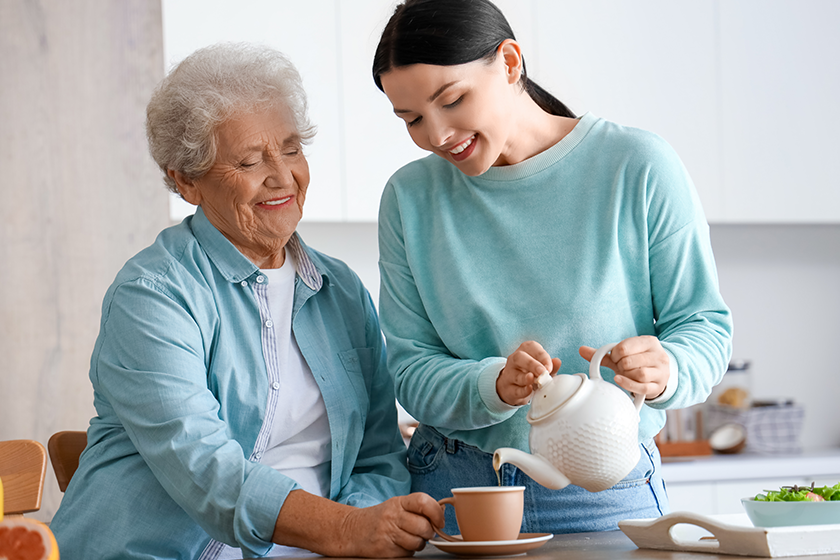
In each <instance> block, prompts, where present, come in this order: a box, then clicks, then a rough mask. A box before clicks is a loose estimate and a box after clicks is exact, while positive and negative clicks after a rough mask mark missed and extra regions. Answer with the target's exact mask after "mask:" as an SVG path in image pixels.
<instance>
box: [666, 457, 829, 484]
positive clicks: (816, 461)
mask: <svg viewBox="0 0 840 560" xmlns="http://www.w3.org/2000/svg"><path fill="white" fill-rule="evenodd" d="M838 475H840V449H824V450H818V451H809V452H803V453H798V454H795V455H761V454H758V453H737V454H733V455H708V456H703V457H684V458H673V457H668V458H665V459H663V460H662V477H663V478H664V479H665V482H666V483H668V484H674V483H681V482H709V481H713V482H719V481H724V480H752V479H760V478H786V477H790V478H820V477H831V476H834V477H837V476H838ZM835 482H840V478H838V480H836V481H835Z"/></svg>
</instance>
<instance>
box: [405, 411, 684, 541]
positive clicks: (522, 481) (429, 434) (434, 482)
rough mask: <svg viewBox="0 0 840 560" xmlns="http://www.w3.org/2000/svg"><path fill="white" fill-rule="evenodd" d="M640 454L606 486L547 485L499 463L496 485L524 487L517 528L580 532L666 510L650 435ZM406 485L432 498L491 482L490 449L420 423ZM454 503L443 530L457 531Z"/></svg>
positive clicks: (493, 473) (410, 449) (410, 450)
mask: <svg viewBox="0 0 840 560" xmlns="http://www.w3.org/2000/svg"><path fill="white" fill-rule="evenodd" d="M641 452H642V457H641V459H640V460H639V463H638V464H637V465H636V466H635V467H634V468H633V470H632V471H631V472H630V474H629V475H627V477H626V478H625V479H624V480H622V481H621V482H619V483H618V484H616V485H615V486H613V487H612V488H610V489H608V490H604V491H602V492H595V493H592V492H589V491H587V490H584V489H583V488H580V487H579V486H573V485H570V486H567V487H566V488H563V489H562V490H550V489H548V488H546V487H544V486H542V485H540V484H537V483H536V482H534V480H533V479H531V477H529V476H528V475H526V474H525V473H524V472H522V471H521V470H520V469H519V468H517V467H515V466H513V465H510V464H504V465H502V469H501V479H502V485H504V486H524V487H525V512H524V516H523V519H522V532H523V533H555V534H556V533H583V532H589V531H614V530H616V529H618V522H619V521H621V520H622V519H643V518H652V517H659V516H661V515H664V514H666V513H668V511H669V507H668V496H667V494H666V493H665V483H664V481H663V480H662V475H661V473H660V470H661V461H660V458H659V450H658V449H657V448H656V444H655V443H654V442H653V441H649V442H645V443H642V444H641ZM408 470H409V471H410V472H411V491H412V492H426V493H427V494H429V495H431V496H432V497H433V498H435V499H436V500H440V499H442V498H445V497H447V496H451V495H452V492H451V489H452V488H462V487H470V486H497V485H498V482H497V480H496V471H494V470H493V455H492V454H490V453H485V452H484V451H482V450H480V449H478V448H477V447H473V446H472V445H467V444H465V443H463V442H462V441H458V440H455V439H449V438H446V437H444V436H443V435H441V433H440V432H438V431H437V430H435V429H434V428H431V427H429V426H425V425H422V424H421V425H420V426H419V427H418V428H417V431H415V432H414V435H413V436H412V438H411V444H410V445H409V447H408ZM457 527H458V525H457V522H456V520H455V511H454V508H451V507H447V508H446V527H445V531H446V532H447V533H449V534H460V531H459V530H458V528H457Z"/></svg>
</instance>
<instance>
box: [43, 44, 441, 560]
mask: <svg viewBox="0 0 840 560" xmlns="http://www.w3.org/2000/svg"><path fill="white" fill-rule="evenodd" d="M313 132H314V131H313V128H312V126H311V125H310V124H309V122H308V119H307V116H306V99H305V95H304V92H303V89H302V86H301V82H300V78H299V75H298V73H297V71H296V70H295V68H294V67H293V66H292V64H291V63H290V62H289V61H288V60H287V59H286V58H285V57H284V56H283V55H282V54H281V53H279V52H276V51H274V50H271V49H268V48H256V47H251V46H247V45H218V46H214V47H210V48H206V49H202V50H199V51H197V52H196V53H194V54H193V55H191V56H190V57H188V58H187V59H185V60H184V61H183V62H181V63H180V64H179V65H178V67H177V68H175V69H174V70H173V71H172V73H171V74H170V75H169V76H168V77H167V78H165V79H164V80H163V82H162V83H161V84H160V86H159V87H158V89H157V91H156V92H155V94H154V96H153V97H152V100H151V101H150V103H149V106H148V110H147V134H148V139H149V145H150V150H151V153H152V156H153V157H154V159H155V161H156V162H157V163H158V165H159V166H160V168H161V170H162V171H163V173H164V178H165V181H166V183H167V185H168V186H169V188H170V189H172V190H173V191H174V192H177V193H179V194H180V195H181V196H182V197H183V198H184V199H186V200H187V201H189V202H191V203H193V204H195V205H197V206H198V209H197V210H196V213H195V215H194V216H192V217H190V218H187V219H186V220H184V221H183V222H182V223H181V224H180V225H178V226H175V227H172V228H169V229H167V230H165V231H163V232H162V233H161V234H160V235H159V236H158V238H157V240H156V241H155V243H154V244H153V245H152V246H151V247H148V248H147V249H145V250H143V251H141V252H140V253H139V254H137V255H136V256H135V257H134V258H132V259H131V260H129V261H128V263H127V264H126V265H125V267H124V268H123V269H122V270H121V271H120V272H119V274H118V275H117V278H116V280H115V281H114V283H113V285H112V286H111V287H110V289H109V290H108V292H107V294H106V296H105V301H104V303H103V306H102V320H101V325H100V333H99V337H98V339H97V341H96V346H95V348H94V351H93V356H92V359H91V369H90V379H91V382H92V383H93V388H94V404H95V406H96V412H97V415H96V417H94V418H93V419H92V420H91V422H90V428H89V430H88V434H87V435H88V446H87V449H85V451H84V453H83V454H82V456H81V460H80V463H79V469H78V470H77V471H76V474H75V475H74V477H73V480H72V481H71V483H70V486H69V487H68V489H67V492H66V494H65V496H64V499H63V501H62V504H61V507H60V508H59V510H58V512H57V513H56V515H55V518H54V519H53V521H52V525H51V527H52V529H53V531H54V532H55V535H56V538H57V540H58V543H59V546H60V549H61V554H62V556H63V557H67V558H96V559H98V560H102V559H106V558H202V559H218V558H242V557H243V555H244V556H245V557H254V556H264V555H271V556H281V555H290V554H291V555H301V553H302V551H301V550H299V549H306V550H308V551H312V552H315V553H318V554H323V555H340V556H370V557H390V556H401V555H408V554H411V553H412V551H415V550H419V549H421V548H422V547H423V545H424V543H425V540H426V539H429V538H431V537H432V536H433V529H432V525H433V524H435V525H438V526H440V525H442V524H443V516H442V513H441V510H440V508H439V506H438V505H437V503H436V502H435V501H434V500H432V499H431V498H430V497H429V496H427V495H425V494H412V495H408V496H405V495H404V494H405V493H406V492H407V491H408V488H409V476H408V473H407V470H406V467H405V445H404V444H403V441H402V439H401V437H400V434H399V430H398V428H397V422H396V409H395V401H394V393H393V386H392V382H391V379H390V376H389V375H388V372H387V371H386V369H385V350H384V347H383V342H382V335H381V333H380V330H379V322H378V318H377V315H376V312H375V310H374V307H373V305H372V303H371V300H370V296H369V294H368V293H367V291H366V290H365V288H364V286H363V285H362V284H361V282H360V280H359V279H358V277H357V276H356V275H355V274H354V273H353V272H352V271H351V270H350V269H349V268H348V267H347V266H346V265H345V264H344V263H342V262H340V261H337V260H335V259H332V258H330V257H327V256H325V255H323V254H321V253H319V252H317V251H314V250H312V249H310V248H309V247H307V246H306V245H305V244H304V243H303V241H302V240H301V238H300V236H298V234H297V233H296V232H295V228H296V227H297V224H298V222H299V220H300V219H301V215H302V211H303V204H304V200H305V198H306V190H307V187H308V185H309V170H308V166H307V162H306V158H305V157H304V154H303V151H302V148H303V145H304V144H305V143H306V142H307V141H308V140H310V139H311V138H312V136H313ZM395 496H396V497H395ZM280 545H284V546H280ZM294 547H298V548H294ZM303 553H304V554H305V552H303Z"/></svg>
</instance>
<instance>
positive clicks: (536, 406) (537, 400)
mask: <svg viewBox="0 0 840 560" xmlns="http://www.w3.org/2000/svg"><path fill="white" fill-rule="evenodd" d="M582 384H583V375H580V374H576V375H568V374H565V373H564V374H559V375H555V376H553V377H551V379H550V380H549V381H548V382H546V383H544V384H543V385H542V386H541V387H540V388H539V389H537V390H536V392H535V393H534V396H533V398H531V410H529V411H528V419H529V420H532V421H538V420H542V419H543V418H545V417H546V416H548V415H550V414H551V413H553V412H554V411H555V410H557V409H558V408H560V407H561V406H563V404H565V402H566V401H568V400H569V399H570V398H572V396H574V394H575V393H576V392H577V391H578V389H580V386H581V385H582Z"/></svg>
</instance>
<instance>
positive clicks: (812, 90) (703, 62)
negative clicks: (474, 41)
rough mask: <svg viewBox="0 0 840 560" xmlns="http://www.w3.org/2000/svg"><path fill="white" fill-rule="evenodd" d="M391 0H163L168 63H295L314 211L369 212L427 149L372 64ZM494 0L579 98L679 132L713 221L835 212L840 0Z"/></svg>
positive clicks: (313, 216)
mask: <svg viewBox="0 0 840 560" xmlns="http://www.w3.org/2000/svg"><path fill="white" fill-rule="evenodd" d="M395 3H396V2H395V1H394V0H354V1H353V2H341V1H339V0H311V1H309V2H295V1H292V0H242V1H240V2H237V3H235V4H234V3H233V2H229V1H224V0H214V1H205V0H163V8H164V46H165V52H166V57H167V63H171V62H175V61H178V60H180V59H181V58H183V57H184V56H186V55H187V54H189V53H190V52H192V51H193V50H195V49H196V48H198V47H201V46H203V45H206V44H210V43H214V42H217V41H230V40H234V41H252V42H261V43H266V44H269V45H272V46H275V47H277V48H279V49H281V50H282V51H284V52H286V53H287V54H288V55H289V56H290V57H291V59H292V61H293V62H294V63H295V64H296V65H297V67H298V68H299V69H300V71H301V74H302V75H303V80H304V85H305V87H306V90H307V93H308V95H309V100H310V108H311V116H312V119H313V121H314V122H315V123H316V124H317V125H318V134H317V136H316V138H315V141H314V142H313V144H312V145H311V146H310V147H309V148H308V149H307V154H308V158H309V163H310V168H311V173H312V183H311V189H310V191H309V193H308V195H307V202H306V211H305V213H304V220H305V221H338V222H341V221H368V222H370V221H375V220H376V218H377V212H378V206H379V197H380V195H381V193H382V189H383V187H384V185H385V182H386V181H387V180H388V177H389V176H390V175H391V174H392V173H393V172H394V171H395V170H396V169H398V168H399V167H401V166H402V165H404V164H405V163H407V162H409V161H412V160H414V159H417V158H418V157H422V156H424V155H425V154H426V153H425V152H422V151H421V150H420V149H419V148H417V147H416V146H414V144H413V143H412V142H411V140H410V138H409V137H408V134H406V132H405V127H404V125H403V124H402V122H401V121H400V120H399V119H397V118H396V117H394V115H393V113H392V111H391V105H390V103H389V102H388V100H387V98H386V97H385V95H384V94H382V93H381V92H380V91H379V90H377V89H376V86H375V85H374V84H373V80H372V79H371V64H372V60H373V53H374V50H375V48H376V44H377V42H378V40H379V35H380V33H381V30H382V28H383V27H384V25H385V23H386V22H387V20H388V18H389V17H390V15H391V13H392V12H393V6H394V4H395ZM496 4H497V5H498V6H499V7H500V8H501V9H502V11H503V12H504V13H505V15H506V16H507V17H508V19H509V20H510V22H511V25H512V27H513V29H514V32H515V33H516V34H517V38H518V39H519V40H520V41H521V43H522V44H523V47H524V52H525V59H526V63H527V66H528V71H529V74H530V75H531V76H532V77H533V78H535V80H536V81H537V82H538V83H540V84H541V85H543V86H544V87H546V88H547V89H548V90H550V91H552V92H553V93H555V94H556V95H557V96H558V97H559V98H560V99H562V100H563V101H565V102H567V103H568V104H569V106H570V107H571V108H572V110H573V111H575V112H576V113H578V114H582V113H584V112H587V111H589V112H592V113H594V114H596V115H598V116H601V117H604V118H607V119H610V120H613V121H615V122H618V123H621V124H624V125H628V126H636V127H640V128H644V129H647V130H651V131H654V132H656V133H658V134H659V135H661V136H663V137H664V138H665V139H666V140H667V141H668V142H669V143H671V145H673V146H674V148H675V149H676V150H677V152H678V153H679V154H680V157H681V158H682V159H683V162H684V163H685V165H686V167H687V168H688V170H689V172H690V173H691V176H692V178H693V179H694V182H695V185H696V186H697V190H698V193H699V195H700V199H701V202H702V203H703V207H704V209H705V211H706V215H707V218H708V219H709V221H710V222H712V223H840V179H839V178H840V158H838V157H837V156H836V154H837V153H840V135H837V134H835V131H836V130H837V129H838V128H840V104H838V103H836V100H837V99H840V64H837V62H836V60H837V58H838V55H840V33H836V30H835V27H836V22H837V21H840V2H836V1H834V0H801V1H800V2H791V1H790V0H740V1H738V2H722V1H721V0H709V1H695V2H671V1H669V0H638V1H636V2H624V1H622V0H577V1H573V2H554V1H552V0H497V1H496ZM199 13H200V14H201V21H202V23H201V25H194V20H195V16H196V14H199Z"/></svg>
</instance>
